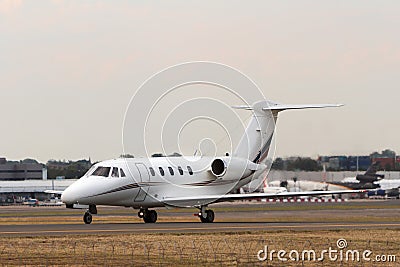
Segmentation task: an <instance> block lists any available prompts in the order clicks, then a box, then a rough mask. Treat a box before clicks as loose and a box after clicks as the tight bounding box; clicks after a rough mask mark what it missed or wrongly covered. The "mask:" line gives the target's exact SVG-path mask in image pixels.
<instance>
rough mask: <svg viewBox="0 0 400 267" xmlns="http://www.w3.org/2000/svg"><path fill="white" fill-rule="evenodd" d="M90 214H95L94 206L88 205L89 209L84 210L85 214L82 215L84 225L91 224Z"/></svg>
mask: <svg viewBox="0 0 400 267" xmlns="http://www.w3.org/2000/svg"><path fill="white" fill-rule="evenodd" d="M92 214H97V208H96V205H89V209H88V210H86V212H85V214H83V221H84V222H85V224H91V223H92V220H93V218H92Z"/></svg>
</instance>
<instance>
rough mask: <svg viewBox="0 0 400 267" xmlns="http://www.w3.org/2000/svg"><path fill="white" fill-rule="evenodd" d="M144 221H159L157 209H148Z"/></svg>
mask: <svg viewBox="0 0 400 267" xmlns="http://www.w3.org/2000/svg"><path fill="white" fill-rule="evenodd" d="M143 221H144V222H145V223H155V222H156V221H157V212H156V211H155V210H148V211H147V212H146V213H145V214H144V216H143Z"/></svg>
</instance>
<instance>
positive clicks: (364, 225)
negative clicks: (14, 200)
mask: <svg viewBox="0 0 400 267" xmlns="http://www.w3.org/2000/svg"><path fill="white" fill-rule="evenodd" d="M376 226H378V227H391V226H392V227H393V226H397V227H400V224H398V223H393V224H378V223H376V224H314V225H312V224H311V225H262V226H221V227H215V226H214V227H207V228H206V227H183V228H143V227H142V228H121V229H76V230H74V229H70V230H43V231H23V232H17V231H9V232H7V231H3V232H0V234H4V235H5V234H49V233H54V234H57V233H77V234H78V233H96V232H97V233H116V232H138V231H147V232H149V231H163V232H165V231H167V232H175V231H196V230H205V231H207V230H209V231H213V230H214V231H215V230H235V229H236V230H240V229H247V230H254V229H265V230H270V229H279V228H280V229H282V228H297V229H298V228H306V229H307V228H314V229H315V228H321V227H376Z"/></svg>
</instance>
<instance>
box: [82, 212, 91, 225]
mask: <svg viewBox="0 0 400 267" xmlns="http://www.w3.org/2000/svg"><path fill="white" fill-rule="evenodd" d="M92 219H93V218H92V214H90V213H89V212H85V214H84V215H83V221H84V222H85V223H86V224H91V223H92Z"/></svg>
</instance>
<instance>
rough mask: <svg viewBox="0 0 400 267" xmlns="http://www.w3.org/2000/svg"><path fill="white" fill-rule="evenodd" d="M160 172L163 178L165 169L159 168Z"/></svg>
mask: <svg viewBox="0 0 400 267" xmlns="http://www.w3.org/2000/svg"><path fill="white" fill-rule="evenodd" d="M158 170H159V171H160V174H161V176H164V174H165V173H164V169H163V168H161V167H158Z"/></svg>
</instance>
